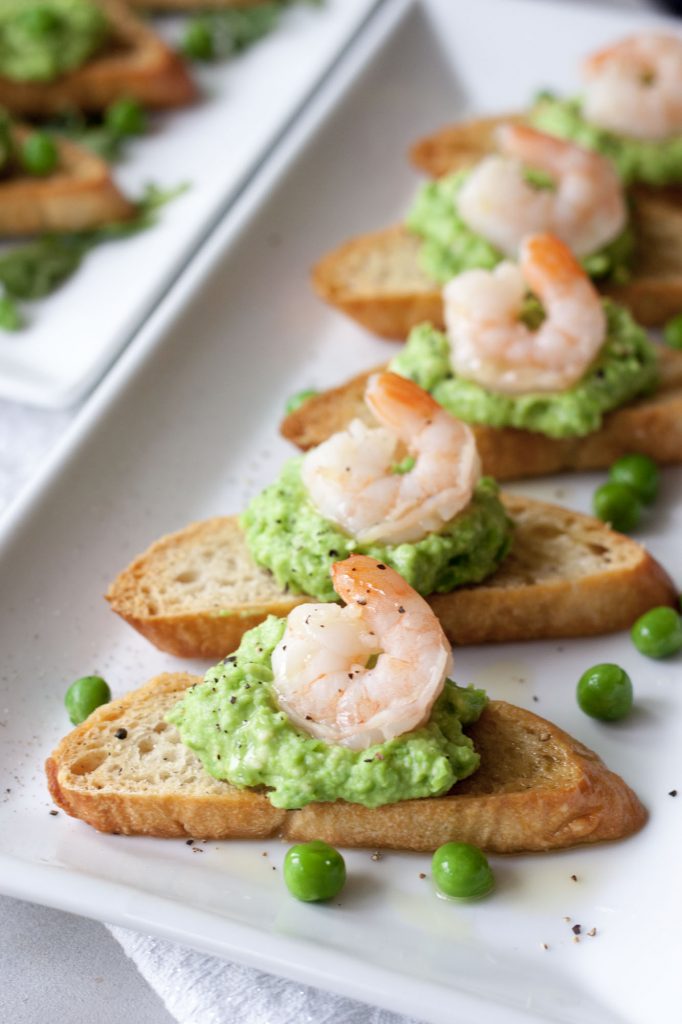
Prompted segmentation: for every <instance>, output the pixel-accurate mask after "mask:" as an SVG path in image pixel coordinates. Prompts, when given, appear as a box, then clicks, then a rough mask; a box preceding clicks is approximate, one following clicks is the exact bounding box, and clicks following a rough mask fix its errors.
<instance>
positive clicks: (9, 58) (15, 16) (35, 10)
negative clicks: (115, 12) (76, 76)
mask: <svg viewBox="0 0 682 1024" xmlns="http://www.w3.org/2000/svg"><path fill="white" fill-rule="evenodd" d="M107 32H108V28H107V20H106V17H105V15H104V12H103V11H102V9H101V8H100V7H99V6H98V5H97V4H96V3H94V2H93V0H0V75H3V76H4V77H5V78H10V79H12V80H13V81H16V82H51V81H52V80H53V79H55V78H57V77H58V76H59V75H62V74H65V73H66V72H67V71H73V70H75V69H76V68H79V67H81V65H82V64H85V62H86V61H87V60H89V59H90V57H92V56H93V55H94V54H95V53H97V51H98V50H99V49H100V48H101V47H102V45H103V44H104V43H105V41H106V37H107Z"/></svg>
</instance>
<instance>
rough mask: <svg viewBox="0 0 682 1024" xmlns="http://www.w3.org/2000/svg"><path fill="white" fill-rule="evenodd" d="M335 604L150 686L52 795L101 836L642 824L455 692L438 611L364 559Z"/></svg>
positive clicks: (65, 752) (386, 839) (55, 764)
mask: <svg viewBox="0 0 682 1024" xmlns="http://www.w3.org/2000/svg"><path fill="white" fill-rule="evenodd" d="M331 572H332V582H333V586H334V588H335V590H336V593H337V594H338V596H339V597H340V598H342V599H343V600H344V601H345V606H344V607H341V606H340V605H338V604H333V603H332V604H305V605H300V606H299V607H297V608H294V609H292V610H291V611H290V613H289V615H288V618H287V619H283V618H275V617H270V618H268V619H266V620H265V621H264V622H263V623H262V624H261V625H259V626H258V627H257V628H255V629H253V630H251V631H250V632H249V633H247V634H246V635H245V636H244V637H243V639H242V642H241V645H240V647H239V649H238V650H236V651H235V652H234V654H231V655H230V656H229V657H227V658H225V660H224V661H222V662H221V663H220V664H219V665H217V666H216V667H215V668H213V669H211V670H210V671H209V672H208V673H207V675H206V678H205V681H204V682H203V683H202V681H201V680H200V679H198V678H194V677H192V676H187V675H167V676H161V677H159V678H157V679H155V680H152V681H151V682H150V683H148V684H147V686H145V687H143V688H142V689H140V690H137V691H135V692H133V693H131V694H129V695H128V696H127V697H124V698H123V699H122V700H119V701H116V702H114V703H112V704H107V705H104V706H103V707H101V708H100V709H98V710H97V711H95V712H94V713H93V714H92V715H91V716H90V717H89V718H87V719H86V720H85V722H83V724H82V725H80V726H79V727H78V728H76V729H75V730H74V731H73V732H72V733H71V734H70V735H69V736H67V737H66V738H65V739H64V740H63V741H62V742H61V744H60V745H59V746H58V747H57V749H56V750H55V751H54V753H53V754H52V756H51V757H50V758H49V760H48V761H47V765H46V770H47V776H48V780H49V786H50V792H51V794H52V797H53V799H54V800H55V802H56V803H57V804H58V805H59V806H61V807H63V808H64V810H65V811H67V812H68V813H69V814H71V815H74V816H75V817H78V818H82V819H83V820H84V821H86V822H88V823H89V824H91V825H93V826H94V827H95V828H98V829H100V830H101V831H105V832H120V833H125V834H145V835H154V836H162V837H172V836H191V837H193V838H265V837H267V836H273V835H279V836H284V837H286V838H287V839H301V840H306V839H318V840H319V839H324V840H327V841H329V842H332V843H338V844H340V845H344V846H383V847H394V848H405V849H412V850H433V849H435V848H436V847H438V846H440V845H441V844H442V843H445V842H448V841H451V840H457V841H464V842H472V843H475V844H477V845H479V846H482V847H484V848H485V849H487V850H491V851H496V852H500V853H513V852H520V851H527V850H551V849H557V848H561V847H567V846H575V845H577V844H580V843H588V842H596V841H599V840H604V839H618V838H622V837H624V836H626V835H629V834H630V833H632V832H634V831H636V830H637V829H638V828H640V827H641V826H642V825H643V824H644V821H645V819H646V812H645V811H644V809H643V808H642V806H641V804H640V803H639V801H638V799H637V797H636V796H635V795H634V793H632V791H631V790H630V789H629V788H628V787H627V785H626V784H625V783H624V782H623V780H622V779H620V778H619V777H618V776H616V775H614V774H613V773H611V772H609V771H608V770H607V769H606V768H605V766H604V765H603V764H602V762H601V761H600V760H599V758H598V757H597V756H596V755H595V754H593V753H592V752H591V751H589V750H587V749H586V748H585V747H583V746H582V745H581V744H579V743H577V742H576V741H575V740H573V739H572V738H571V737H570V736H568V735H567V734H566V733H564V732H562V731H561V730H560V729H558V728H557V727H556V726H554V725H551V724H550V723H548V722H546V721H544V720H543V719H540V718H538V717H536V716H535V715H533V714H531V713H529V712H527V711H523V710H522V709H520V708H517V707H513V706H511V705H508V704H505V703H501V702H496V701H490V702H489V701H488V700H487V698H486V696H485V694H484V693H483V691H481V690H475V689H473V688H471V687H470V688H468V689H464V688H461V687H459V686H457V685H455V684H454V683H453V682H451V680H450V679H449V678H448V677H449V675H450V673H451V671H452V654H451V651H450V646H449V644H448V642H447V639H446V637H445V634H444V633H443V630H442V628H441V626H440V624H439V622H438V620H437V618H436V616H435V615H434V613H433V610H432V609H431V608H430V607H429V605H428V604H427V603H426V602H425V601H424V600H423V598H421V597H420V596H419V595H418V594H417V593H416V592H415V591H414V590H413V589H412V588H411V587H410V586H409V585H408V584H407V583H406V582H405V581H404V580H403V579H402V578H401V577H400V576H399V575H398V573H396V572H395V571H394V570H393V569H391V568H389V567H388V566H386V565H385V564H384V563H378V562H377V561H376V560H375V559H373V558H370V557H369V556H366V555H351V556H350V557H349V558H347V559H346V560H344V561H342V562H337V563H335V564H334V565H333V566H332V570H331Z"/></svg>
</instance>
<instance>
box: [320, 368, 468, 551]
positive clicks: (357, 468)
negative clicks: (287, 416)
mask: <svg viewBox="0 0 682 1024" xmlns="http://www.w3.org/2000/svg"><path fill="white" fill-rule="evenodd" d="M365 401H366V403H367V405H368V406H369V408H370V409H371V410H372V412H373V413H374V415H375V417H376V418H377V419H378V421H379V423H380V424H381V426H379V427H368V426H367V425H366V424H364V423H363V422H362V421H361V420H354V421H353V422H352V423H351V424H350V426H349V427H348V429H347V430H343V431H340V432H339V433H337V434H333V435H332V436H331V437H330V438H329V439H328V440H327V441H324V442H323V443H322V444H321V445H319V446H318V447H317V448H315V449H313V450H312V451H311V452H309V453H308V454H307V455H306V456H305V459H304V462H303V469H302V472H301V476H302V480H303V483H304V485H305V487H306V488H307V491H308V495H309V497H310V499H311V501H312V502H313V504H314V505H315V506H316V508H317V509H318V511H319V512H320V514H321V515H323V516H324V517H325V519H328V520H330V521H331V522H334V523H336V524H337V525H338V526H340V527H341V528H342V529H343V530H345V531H347V532H348V533H349V534H351V536H353V537H355V538H356V539H357V540H358V541H359V542H360V543H362V544H373V543H384V544H401V543H404V542H408V543H414V542H415V541H418V540H421V539H422V537H424V536H426V534H427V533H434V532H438V531H440V530H442V528H443V526H444V525H445V523H448V522H450V520H451V519H453V518H454V517H455V516H456V515H457V513H458V512H460V511H461V510H462V509H463V508H465V507H466V506H467V505H468V504H469V502H470V501H471V498H472V495H473V491H474V488H475V486H476V484H477V482H478V480H479V478H480V475H481V465H480V460H479V457H478V451H477V449H476V441H475V439H474V435H473V433H472V431H471V429H470V428H469V427H468V426H467V425H466V424H464V423H462V422H460V421H459V420H457V419H455V418H454V417H453V416H450V415H449V414H448V413H446V412H445V411H444V410H443V409H442V408H441V406H439V405H438V403H437V402H436V401H434V399H433V398H432V397H431V396H430V395H429V394H428V393H427V392H426V391H423V390H422V389H421V388H420V387H418V385H416V384H414V383H413V382H412V381H410V380H407V378H405V377H400V376H398V375H397V374H394V373H381V374H378V375H376V376H374V377H372V378H371V379H370V382H369V384H368V386H367V390H366V392H365ZM405 448H406V449H407V451H408V453H409V454H410V455H412V456H414V458H415V462H414V465H413V467H412V468H411V469H409V470H408V471H407V472H404V473H398V472H392V468H395V464H396V463H397V462H398V461H399V459H400V456H401V454H402V453H404V450H405Z"/></svg>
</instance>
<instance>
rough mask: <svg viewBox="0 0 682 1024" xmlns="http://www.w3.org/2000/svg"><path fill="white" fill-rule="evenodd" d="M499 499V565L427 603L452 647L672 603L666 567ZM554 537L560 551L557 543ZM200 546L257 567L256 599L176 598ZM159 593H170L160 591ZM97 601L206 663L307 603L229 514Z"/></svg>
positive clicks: (617, 623) (550, 631) (591, 627)
mask: <svg viewBox="0 0 682 1024" xmlns="http://www.w3.org/2000/svg"><path fill="white" fill-rule="evenodd" d="M504 502H505V506H506V508H507V510H508V512H509V514H510V516H511V518H512V520H513V522H514V525H515V537H514V544H513V547H512V551H511V553H510V555H509V556H508V559H507V560H506V561H505V563H503V565H502V566H501V567H500V569H498V571H497V572H496V573H495V574H493V575H492V576H491V577H489V579H487V580H485V581H484V582H483V583H479V584H477V585H475V586H471V587H463V588H461V589H459V590H456V591H453V592H452V593H450V594H434V595H432V596H431V597H430V598H429V599H428V600H429V603H430V604H431V605H432V607H433V609H434V611H435V612H436V614H437V615H438V617H439V619H440V620H441V623H442V624H443V628H444V630H445V632H446V634H447V636H448V638H449V639H450V641H451V642H452V643H457V644H478V643H501V642H505V641H516V640H533V639H541V638H549V637H570V636H592V635H597V634H600V633H608V632H614V631H617V630H620V629H626V628H629V627H630V626H631V625H632V623H633V622H634V621H635V619H636V618H638V616H639V615H641V614H643V613H644V612H645V611H647V610H648V609H649V608H652V607H656V606H658V605H664V604H667V605H673V604H674V603H675V601H676V597H677V592H676V590H675V587H674V585H673V583H672V581H671V580H670V578H669V577H668V575H667V573H666V572H665V571H664V570H663V569H662V567H661V566H660V565H659V564H658V562H656V561H655V560H654V559H653V558H652V557H651V556H650V555H649V554H648V553H647V552H646V551H645V550H644V549H643V548H642V547H641V546H640V545H639V544H637V543H635V541H632V540H630V539H629V538H627V537H623V536H621V535H620V534H615V533H613V532H612V531H611V530H609V529H608V528H607V527H606V526H604V524H603V523H600V522H598V521H597V520H596V519H592V518H591V517H590V516H584V515H581V514H580V513H577V512H571V511H568V510H567V509H562V508H559V507H558V506H556V505H549V504H546V503H545V502H539V501H534V500H532V499H530V498H522V497H518V496H512V495H505V496H504ZM562 539H563V540H562ZM569 542H570V544H569ZM562 543H565V544H569V548H568V549H566V548H565V547H557V545H561V544H562ZM571 544H572V545H573V548H571V547H570V545H571ZM203 549H210V551H211V552H212V558H213V563H214V564H215V563H225V568H224V569H223V572H224V574H227V573H228V572H230V573H232V574H233V575H234V576H235V577H237V578H238V574H240V573H241V574H243V573H247V574H248V575H249V576H250V577H251V576H254V575H255V574H259V578H262V581H263V583H262V590H261V591H260V594H261V596H260V601H259V602H257V601H254V595H253V594H251V595H250V600H248V601H247V600H242V601H241V602H240V600H239V595H238V593H237V594H236V595H235V593H234V591H233V592H232V602H231V603H227V602H225V604H221V602H220V594H217V595H215V594H214V596H213V597H212V598H211V599H209V598H208V597H206V598H204V597H203V594H204V591H202V590H200V591H199V592H200V594H201V595H202V597H201V599H200V600H199V601H196V600H194V599H192V600H191V601H190V599H188V600H187V602H183V600H182V596H180V598H179V599H177V597H176V593H177V588H175V584H174V578H177V576H178V575H179V576H180V577H181V576H182V575H183V569H182V567H183V566H190V567H191V571H190V575H193V574H194V573H195V572H200V571H201V569H200V565H201V557H200V554H199V552H200V551H201V550H203ZM595 551H596V552H598V554H597V556H596V558H595V557H594V552H595ZM584 555H587V557H588V559H590V558H591V560H590V561H589V564H587V563H586V562H584V561H582V559H583V556H584ZM571 557H573V559H574V561H573V562H572V561H571ZM560 559H564V563H563V564H564V565H565V569H564V570H563V575H562V572H561V571H560V570H559V569H558V568H557V566H558V564H559V560H560ZM574 565H575V566H577V568H575V569H574ZM197 567H199V568H197ZM169 581H170V582H169ZM197 586H199V587H201V581H200V580H199V582H198V583H197ZM169 592H171V600H168V599H167V598H166V599H164V594H168V593H169ZM159 595H160V596H159ZM235 596H236V599H235ZM106 598H107V600H108V601H109V603H110V605H111V607H112V609H113V610H114V611H115V612H116V613H117V614H118V615H120V616H121V618H123V619H125V621H126V622H127V623H128V624H129V625H131V626H132V627H133V628H134V629H136V630H137V631H138V632H139V633H141V634H142V636H144V637H145V638H146V639H147V640H149V641H150V642H151V643H153V644H154V645H155V646H156V647H158V648H159V649H160V650H162V651H167V652H169V653H170V654H174V655H176V656H177V657H180V658H210V659H213V660H216V659H219V658H223V657H225V656H226V655H227V654H230V653H231V652H232V651H233V650H235V649H236V647H237V646H238V644H239V641H240V640H241V637H242V636H243V635H244V633H245V632H246V631H247V630H248V629H251V628H252V627H253V626H256V625H257V624H258V623H259V622H262V621H263V619H265V618H266V617H267V616H268V615H277V616H285V615H288V614H289V612H290V611H291V610H292V608H294V607H295V605H297V604H301V603H302V602H305V601H310V600H313V599H312V598H309V597H306V596H304V595H291V594H285V593H283V592H282V591H281V589H280V588H279V587H278V586H277V584H276V583H275V581H274V580H273V579H272V577H270V576H269V574H268V573H266V572H265V571H264V570H261V569H259V568H258V567H256V566H255V565H254V563H253V561H252V560H251V556H250V554H249V551H248V547H247V545H246V541H245V538H244V536H243V534H242V532H241V530H240V528H239V524H238V520H237V518H236V517H234V516H225V517H215V518H213V519H209V520H205V521H203V522H199V523H192V524H190V526H188V527H186V528H185V529H184V530H180V531H179V532H177V533H174V534H169V535H167V536H166V537H162V538H161V539H160V540H158V541H157V542H156V543H155V544H153V545H152V546H151V547H150V548H149V549H148V550H147V551H146V552H144V553H143V554H142V555H140V556H139V557H138V558H136V559H135V560H134V561H133V562H132V564H131V565H130V566H129V567H128V568H127V569H124V571H123V572H122V573H120V575H119V576H118V577H117V578H116V579H115V580H114V582H113V583H112V585H111V586H110V588H109V590H108V591H107V594H106ZM164 600H166V607H164V603H163V602H164ZM185 604H186V607H185ZM178 605H179V606H180V607H178Z"/></svg>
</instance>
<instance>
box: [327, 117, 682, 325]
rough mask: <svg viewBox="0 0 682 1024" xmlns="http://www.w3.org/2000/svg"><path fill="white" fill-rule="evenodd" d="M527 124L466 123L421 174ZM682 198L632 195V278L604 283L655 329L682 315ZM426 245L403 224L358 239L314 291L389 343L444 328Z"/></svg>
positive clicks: (477, 154) (422, 165) (443, 170)
mask: <svg viewBox="0 0 682 1024" xmlns="http://www.w3.org/2000/svg"><path fill="white" fill-rule="evenodd" d="M522 120H523V118H522V116H521V115H519V114H512V115H509V116H508V117H486V118H478V119H476V120H473V121H464V122H462V123H461V124H457V125H453V126H450V127H448V128H444V129H442V130H441V131H440V132H436V133H435V135H431V136H428V137H427V138H425V139H421V140H420V141H419V142H417V143H416V144H415V145H414V146H413V147H412V149H411V150H410V157H411V159H412V162H413V163H414V165H415V166H416V167H417V168H418V169H419V170H421V171H424V172H426V173H427V174H429V175H431V176H432V177H440V176H442V175H444V174H448V173H452V172H453V171H457V170H461V169H463V168H465V167H470V166H471V165H472V164H474V163H476V162H477V161H479V160H481V159H482V158H483V157H484V156H486V155H487V154H488V153H490V152H491V151H492V150H493V149H494V132H495V129H496V128H497V127H498V126H499V125H500V124H503V123H508V122H509V121H513V122H515V123H520V122H521V121H522ZM681 194H682V190H680V189H676V190H671V189H659V190H654V189H651V188H642V189H636V190H634V191H633V193H632V198H633V213H632V216H633V224H634V230H635V236H636V241H637V245H636V254H635V264H634V267H633V272H632V277H631V279H630V281H628V282H627V284H624V285H618V286H614V285H610V284H604V285H602V284H601V283H600V284H599V287H600V290H601V291H602V292H603V293H604V294H606V295H610V296H612V297H613V298H614V299H616V300H617V301H618V302H620V303H621V304H622V305H623V306H626V307H627V308H628V309H629V310H630V312H631V313H632V315H633V316H634V317H635V319H636V320H638V321H639V322H640V323H642V324H645V325H647V326H650V327H654V326H660V325H661V324H664V323H665V322H666V321H667V320H669V319H670V318H671V317H672V316H674V315H675V314H677V313H679V312H680V311H681V310H682V202H681V201H680V199H679V196H680V195H681ZM673 197H677V198H673ZM420 246H421V242H420V240H419V238H417V237H416V236H415V235H411V234H410V233H409V232H408V231H407V230H406V229H405V228H403V227H400V226H398V227H392V228H388V229H386V230H384V231H375V232H372V233H368V234H364V235H359V236H357V237H355V238H352V239H350V240H349V241H347V242H346V243H345V244H343V245H341V246H339V248H337V249H335V250H333V251H332V252H330V253H327V255H326V256H324V257H323V258H322V259H321V260H320V261H319V263H318V264H317V265H316V266H315V267H314V269H313V273H312V280H313V286H314V288H315V290H316V291H317V293H318V295H319V296H320V297H321V298H322V299H324V301H325V302H328V303H329V304H330V305H332V306H335V307H336V308H338V309H340V310H341V311H342V312H344V313H345V314H346V315H347V316H350V317H351V318H352V319H354V320H356V321H357V322H358V323H360V324H362V326H363V327H366V328H367V329H368V330H370V331H372V332H373V333H375V334H379V335H381V337H384V338H392V339H396V340H404V339H405V338H406V337H407V335H408V334H409V332H410V330H411V329H412V328H413V327H415V326H416V325H417V324H418V323H423V322H424V321H426V320H429V321H431V322H432V323H433V324H434V325H435V326H436V327H442V326H443V311H442V301H441V292H440V288H439V287H437V286H436V285H434V283H433V282H432V281H431V280H430V279H429V278H428V277H427V276H426V274H425V273H424V271H423V270H422V269H421V266H420V263H419V249H420ZM396 270H398V271H399V272H398V273H397V274H396Z"/></svg>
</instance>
